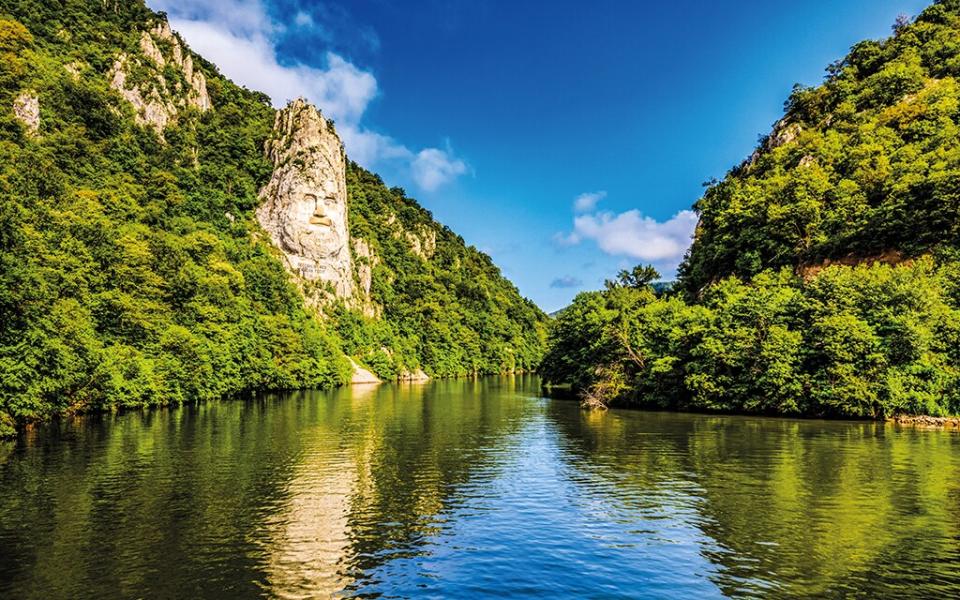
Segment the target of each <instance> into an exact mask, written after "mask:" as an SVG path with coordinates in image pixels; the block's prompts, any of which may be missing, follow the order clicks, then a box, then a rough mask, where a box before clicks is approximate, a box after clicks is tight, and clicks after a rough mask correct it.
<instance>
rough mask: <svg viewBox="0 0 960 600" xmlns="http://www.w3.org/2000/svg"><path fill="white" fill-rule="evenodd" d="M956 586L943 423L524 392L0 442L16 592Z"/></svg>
mask: <svg viewBox="0 0 960 600" xmlns="http://www.w3.org/2000/svg"><path fill="white" fill-rule="evenodd" d="M958 595H960V434H957V433H951V432H946V431H918V430H911V429H903V430H900V429H897V428H895V427H893V426H889V425H885V424H875V423H851V422H826V421H800V420H788V419H764V418H755V417H729V416H705V415H689V414H672V413H657V412H640V411H609V412H606V413H602V414H601V413H586V412H582V411H580V410H579V409H578V407H577V405H576V404H575V403H573V402H570V401H562V400H548V399H545V398H542V397H541V395H540V392H539V387H538V381H537V380H536V379H535V378H533V377H511V378H489V379H480V380H476V381H472V380H471V381H440V382H434V383H430V384H426V385H396V386H395V385H384V386H380V387H354V388H352V389H343V390H337V391H332V392H330V391H309V392H300V393H293V394H287V395H277V396H268V397H264V398H261V399H258V400H251V401H235V402H222V403H210V404H205V405H202V406H198V407H185V408H179V409H172V410H154V411H146V412H143V413H127V414H122V415H102V416H92V417H84V418H81V419H74V420H70V421H67V422H63V423H59V424H55V425H49V426H46V427H41V428H38V429H36V430H34V431H31V432H29V434H28V435H27V436H26V437H25V438H23V439H21V440H19V441H17V442H15V443H13V442H11V443H7V444H5V445H0V598H38V599H39V598H43V599H50V598H71V599H73V598H230V599H235V598H253V597H280V598H324V597H331V596H333V597H382V598H395V597H436V598H475V597H484V596H487V597H497V598H505V597H517V598H519V597H543V598H562V597H578V598H591V597H592V598H664V597H666V598H669V597H675V598H693V597H698V598H710V597H754V596H763V597H769V596H774V597H810V596H815V597H821V598H824V597H826V598H829V597H849V596H861V597H878V596H888V597H898V598H904V597H917V598H920V597H925V598H932V597H948V596H952V597H956V596H958Z"/></svg>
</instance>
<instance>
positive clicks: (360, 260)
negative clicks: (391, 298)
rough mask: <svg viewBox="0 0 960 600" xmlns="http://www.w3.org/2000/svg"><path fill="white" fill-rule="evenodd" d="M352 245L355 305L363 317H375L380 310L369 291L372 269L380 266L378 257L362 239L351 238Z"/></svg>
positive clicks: (371, 283) (371, 284)
mask: <svg viewBox="0 0 960 600" xmlns="http://www.w3.org/2000/svg"><path fill="white" fill-rule="evenodd" d="M352 244H353V259H354V260H353V264H354V268H355V269H356V273H357V287H356V292H355V293H356V296H357V298H356V300H357V302H356V304H359V305H360V310H361V311H362V312H363V314H364V315H366V316H368V317H377V316H379V314H380V310H379V307H378V306H377V305H376V304H375V303H374V301H373V299H372V298H371V297H370V289H371V288H372V287H373V269H374V267H376V266H377V265H378V264H380V257H379V256H377V254H376V253H375V252H374V251H373V248H371V247H370V245H369V244H368V243H367V242H366V240H364V239H362V238H353V241H352Z"/></svg>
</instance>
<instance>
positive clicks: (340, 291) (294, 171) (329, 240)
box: [257, 99, 372, 303]
mask: <svg viewBox="0 0 960 600" xmlns="http://www.w3.org/2000/svg"><path fill="white" fill-rule="evenodd" d="M267 155H268V156H269V157H270V159H271V160H272V161H273V164H274V165H275V169H274V172H273V176H272V177H271V178H270V181H269V183H267V185H266V186H265V187H264V188H263V189H262V190H261V192H260V200H261V202H262V204H261V205H260V208H259V209H258V210H257V220H258V221H259V222H260V225H261V226H262V227H263V228H264V229H265V230H266V231H267V233H269V234H270V239H271V240H272V241H273V243H274V245H275V246H277V248H279V249H280V250H281V251H282V252H283V255H284V257H285V259H286V264H287V267H288V269H289V270H290V271H291V272H292V273H293V274H294V275H295V276H297V277H298V278H299V279H301V280H303V281H307V282H319V283H322V284H326V285H327V286H328V287H329V289H328V290H327V292H328V293H332V294H333V295H334V296H335V297H337V298H343V299H350V298H352V297H353V295H354V281H353V267H352V260H351V255H350V234H349V227H348V226H347V183H346V158H345V154H344V150H343V144H342V143H341V141H340V137H339V136H338V135H337V133H336V132H335V131H334V130H333V126H332V125H331V123H330V122H329V121H327V120H326V119H325V118H324V117H323V116H322V115H321V114H320V111H318V110H317V109H316V108H315V107H314V106H312V105H310V104H308V103H307V102H306V101H304V100H302V99H300V100H295V101H294V102H292V103H290V105H289V106H287V108H285V109H283V110H282V111H280V112H279V113H277V118H276V123H275V126H274V137H273V139H271V140H270V141H269V142H268V143H267ZM362 248H363V249H365V250H366V253H369V248H366V246H363V247H362ZM360 253H361V251H360V250H358V254H360ZM371 269H372V267H371ZM365 273H366V271H365ZM371 273H372V271H371ZM368 280H369V276H368V277H367V281H368ZM363 285H364V288H365V292H368V291H369V283H367V282H363ZM311 300H312V301H313V302H314V303H316V302H318V301H321V300H323V298H322V297H314V298H311Z"/></svg>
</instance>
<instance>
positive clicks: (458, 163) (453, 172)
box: [413, 148, 467, 192]
mask: <svg viewBox="0 0 960 600" xmlns="http://www.w3.org/2000/svg"><path fill="white" fill-rule="evenodd" d="M466 172H467V163H465V162H463V161H462V160H460V159H459V158H456V157H455V156H453V153H452V152H451V151H449V149H448V150H440V149H439V148H426V149H424V150H421V151H420V152H418V153H417V156H416V158H414V159H413V180H414V181H416V182H417V185H419V186H420V187H421V188H423V189H425V190H427V191H428V192H431V191H433V190H435V189H437V188H438V187H440V186H441V185H444V184H446V183H449V182H451V181H453V180H454V179H456V178H457V177H459V176H460V175H463V174H464V173H466Z"/></svg>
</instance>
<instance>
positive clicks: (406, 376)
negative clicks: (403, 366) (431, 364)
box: [397, 369, 430, 383]
mask: <svg viewBox="0 0 960 600" xmlns="http://www.w3.org/2000/svg"><path fill="white" fill-rule="evenodd" d="M397 379H399V380H400V381H404V382H407V383H423V382H426V381H430V376H429V375H427V374H426V373H424V372H423V369H415V370H413V371H404V372H403V373H400V376H399V377H398V378H397Z"/></svg>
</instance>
